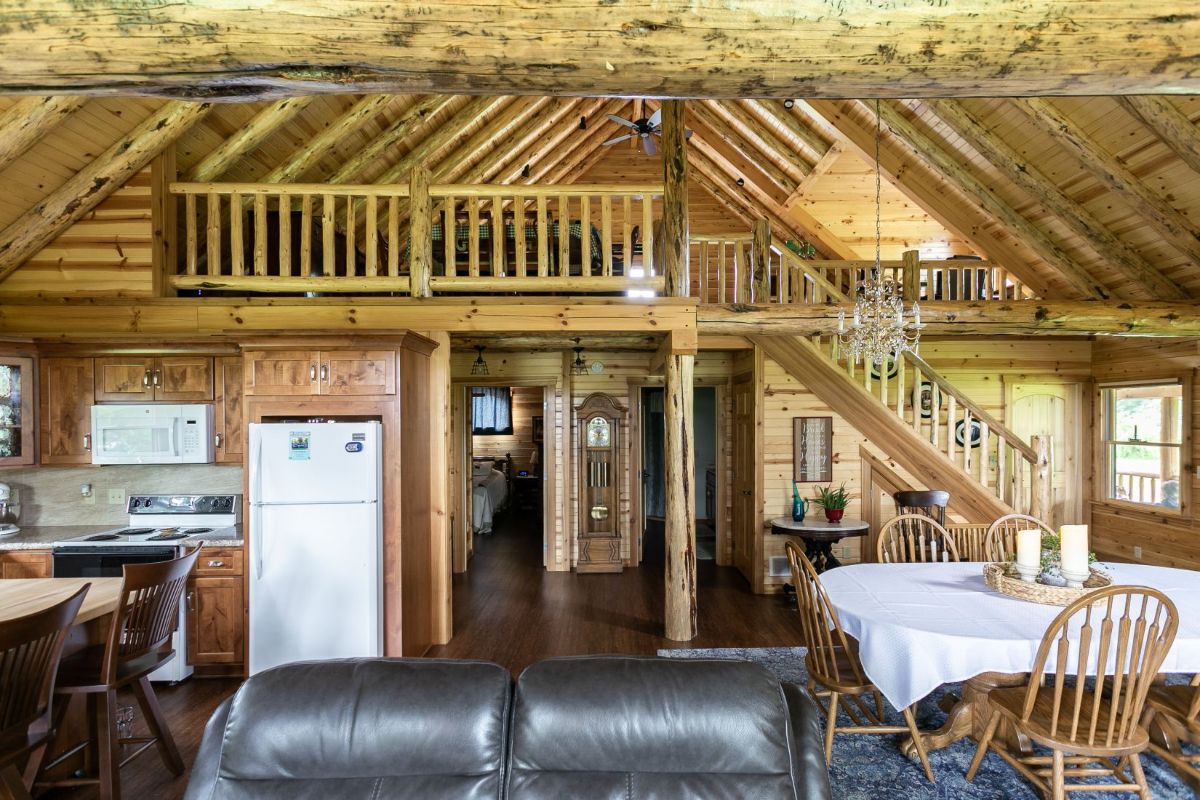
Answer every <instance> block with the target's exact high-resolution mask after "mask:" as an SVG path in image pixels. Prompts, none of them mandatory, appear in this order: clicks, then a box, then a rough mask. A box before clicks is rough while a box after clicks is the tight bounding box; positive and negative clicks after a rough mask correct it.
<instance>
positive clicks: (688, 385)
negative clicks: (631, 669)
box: [663, 352, 696, 642]
mask: <svg viewBox="0 0 1200 800" xmlns="http://www.w3.org/2000/svg"><path fill="white" fill-rule="evenodd" d="M695 362H696V356H695V355H694V354H692V353H676V352H672V353H671V354H669V355H668V356H667V357H666V364H665V366H666V381H665V392H664V394H665V397H664V398H663V399H664V410H665V420H664V422H665V427H666V453H665V460H666V473H667V476H666V477H667V486H666V490H667V498H666V553H667V570H666V599H665V615H666V634H665V635H666V637H667V638H668V639H673V640H675V641H678V642H686V641H688V640H690V639H693V638H695V636H696V501H695V487H694V486H693V481H694V477H695V470H696V466H695V464H696V457H695V453H694V449H693V438H692V434H693V417H692V372H693V369H694V367H695Z"/></svg>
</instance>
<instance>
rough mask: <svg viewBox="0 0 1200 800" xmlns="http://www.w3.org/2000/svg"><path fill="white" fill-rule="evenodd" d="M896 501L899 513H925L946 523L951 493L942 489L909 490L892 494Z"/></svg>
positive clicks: (938, 521) (942, 523)
mask: <svg viewBox="0 0 1200 800" xmlns="http://www.w3.org/2000/svg"><path fill="white" fill-rule="evenodd" d="M892 499H893V500H895V501H896V513H897V514H925V515H926V516H929V517H933V518H934V519H935V520H937V523H938V524H939V525H945V524H946V506H948V505H950V493H949V492H947V491H943V490H942V489H925V490H921V491H916V490H911V489H910V490H907V491H903V492H896V493H895V494H894V495H892Z"/></svg>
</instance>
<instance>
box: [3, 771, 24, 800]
mask: <svg viewBox="0 0 1200 800" xmlns="http://www.w3.org/2000/svg"><path fill="white" fill-rule="evenodd" d="M0 799H2V800H30V797H29V792H28V791H27V790H26V789H25V782H24V781H22V780H21V773H20V772H19V771H18V770H17V765H16V764H9V765H8V766H6V767H4V768H2V769H0Z"/></svg>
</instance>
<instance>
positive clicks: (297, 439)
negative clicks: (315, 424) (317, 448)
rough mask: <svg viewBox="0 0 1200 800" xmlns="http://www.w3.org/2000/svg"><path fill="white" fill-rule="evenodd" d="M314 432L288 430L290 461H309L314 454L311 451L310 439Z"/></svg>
mask: <svg viewBox="0 0 1200 800" xmlns="http://www.w3.org/2000/svg"><path fill="white" fill-rule="evenodd" d="M311 437H312V434H311V433H310V432H309V431H289V432H288V461H308V460H310V459H311V457H312V454H311V453H310V452H309V447H308V446H309V441H310V439H311Z"/></svg>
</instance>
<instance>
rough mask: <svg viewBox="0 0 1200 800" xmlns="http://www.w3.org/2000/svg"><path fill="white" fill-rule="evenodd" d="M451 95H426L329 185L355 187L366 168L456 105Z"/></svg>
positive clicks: (348, 161) (345, 165) (341, 170)
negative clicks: (450, 106) (341, 184)
mask: <svg viewBox="0 0 1200 800" xmlns="http://www.w3.org/2000/svg"><path fill="white" fill-rule="evenodd" d="M456 99H457V98H455V97H453V96H451V95H436V94H435V95H427V96H425V97H423V98H421V99H419V100H418V101H417V102H415V103H413V104H412V105H411V106H409V107H408V108H406V109H404V111H403V112H402V113H401V114H400V116H398V117H396V119H395V120H394V121H393V122H392V124H391V125H389V126H388V127H387V129H386V130H384V131H383V133H381V134H379V135H378V136H376V137H375V138H374V139H372V140H371V141H370V142H369V143H368V144H367V146H366V147H364V148H362V149H361V150H359V151H358V152H357V153H355V154H354V155H353V156H351V157H350V158H349V159H348V160H347V161H345V162H344V163H343V164H342V165H341V166H340V167H338V168H337V170H336V171H335V172H334V173H333V174H332V175H330V176H329V183H353V182H354V179H355V178H356V177H357V176H358V175H360V174H361V173H362V172H363V170H365V169H367V167H370V166H372V165H373V164H376V163H378V162H379V160H380V159H385V158H387V154H388V151H389V150H391V149H392V148H393V147H395V146H396V145H397V144H399V143H400V142H402V141H404V140H405V139H407V138H408V137H409V136H411V135H413V134H414V133H416V132H417V131H418V130H419V129H420V128H421V126H422V125H425V124H426V123H427V122H428V121H429V120H430V119H431V118H432V117H434V116H435V115H437V114H438V113H440V112H441V111H442V110H443V109H444V108H446V107H447V106H449V105H450V104H451V103H453V102H454V101H455V100H456Z"/></svg>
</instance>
